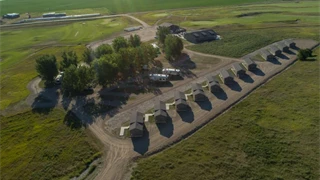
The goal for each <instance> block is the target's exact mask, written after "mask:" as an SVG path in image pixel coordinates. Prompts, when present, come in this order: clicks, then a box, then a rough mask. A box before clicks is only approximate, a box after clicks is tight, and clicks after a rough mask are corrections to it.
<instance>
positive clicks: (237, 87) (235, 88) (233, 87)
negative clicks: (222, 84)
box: [226, 81, 242, 92]
mask: <svg viewBox="0 0 320 180" xmlns="http://www.w3.org/2000/svg"><path fill="white" fill-rule="evenodd" d="M226 85H227V86H228V87H229V88H230V89H231V90H233V91H237V92H241V91H242V88H241V86H240V85H239V83H238V82H236V81H233V83H230V84H226Z"/></svg>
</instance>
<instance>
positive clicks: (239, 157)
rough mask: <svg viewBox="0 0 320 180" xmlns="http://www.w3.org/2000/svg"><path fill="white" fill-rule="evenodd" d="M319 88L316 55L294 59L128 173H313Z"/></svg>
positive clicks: (145, 179) (188, 178)
mask: <svg viewBox="0 0 320 180" xmlns="http://www.w3.org/2000/svg"><path fill="white" fill-rule="evenodd" d="M317 55H318V57H319V56H320V52H319V49H318V52H317ZM319 91H320V88H319V58H318V60H317V61H305V62H301V61H299V62H297V63H296V64H294V65H293V66H292V67H291V68H290V69H288V70H287V71H285V72H283V73H282V74H280V75H279V76H277V77H275V78H274V79H273V80H271V81H270V82H268V83H266V84H265V85H264V86H262V87H261V88H259V89H257V90H256V91H255V92H253V93H252V94H251V95H249V97H248V98H246V99H244V100H243V101H242V102H240V103H239V104H237V105H236V106H234V107H233V108H232V109H231V110H229V111H228V112H226V113H225V114H223V115H221V116H219V117H218V118H216V119H214V120H213V121H211V122H210V123H209V124H208V125H207V126H205V127H204V128H203V129H201V130H199V131H198V132H196V133H195V134H194V135H192V136H191V137H189V138H188V139H185V140H183V141H182V142H180V143H178V144H176V145H174V146H173V147H171V148H169V149H167V150H165V151H163V152H160V153H158V154H156V155H154V156H151V157H148V158H143V159H140V160H138V164H137V167H136V168H134V171H133V174H132V175H133V177H132V179H139V180H149V179H154V180H155V179H157V180H158V179H162V180H166V179H172V180H175V179H176V180H178V179H179V180H180V179H184V180H194V179H208V180H209V179H210V180H211V179H224V180H228V179H230V180H234V179H244V180H247V179H257V180H260V179H319V178H320V176H319V168H320V167H319V162H320V161H319V157H320V154H319V145H320V140H319V120H320V117H319V100H320V97H319Z"/></svg>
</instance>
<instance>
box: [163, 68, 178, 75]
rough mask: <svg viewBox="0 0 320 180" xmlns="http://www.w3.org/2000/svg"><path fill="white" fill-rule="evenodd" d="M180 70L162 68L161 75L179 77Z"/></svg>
mask: <svg viewBox="0 0 320 180" xmlns="http://www.w3.org/2000/svg"><path fill="white" fill-rule="evenodd" d="M180 72H181V71H180V69H173V68H164V69H162V73H163V74H167V75H170V76H180V75H181V74H180Z"/></svg>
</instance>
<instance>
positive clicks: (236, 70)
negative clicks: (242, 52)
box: [231, 63, 246, 78]
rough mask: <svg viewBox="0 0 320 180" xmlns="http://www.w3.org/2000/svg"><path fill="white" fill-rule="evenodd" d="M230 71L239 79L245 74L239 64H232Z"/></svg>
mask: <svg viewBox="0 0 320 180" xmlns="http://www.w3.org/2000/svg"><path fill="white" fill-rule="evenodd" d="M231 70H232V71H233V73H234V74H235V75H236V76H237V77H239V78H241V77H243V76H244V75H245V74H246V70H245V69H244V68H243V67H242V66H241V63H233V64H232V68H231Z"/></svg>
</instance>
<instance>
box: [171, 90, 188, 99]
mask: <svg viewBox="0 0 320 180" xmlns="http://www.w3.org/2000/svg"><path fill="white" fill-rule="evenodd" d="M179 99H183V100H187V99H186V95H185V94H184V93H183V92H181V91H176V92H175V93H174V100H175V101H177V100H179Z"/></svg>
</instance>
